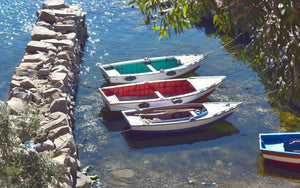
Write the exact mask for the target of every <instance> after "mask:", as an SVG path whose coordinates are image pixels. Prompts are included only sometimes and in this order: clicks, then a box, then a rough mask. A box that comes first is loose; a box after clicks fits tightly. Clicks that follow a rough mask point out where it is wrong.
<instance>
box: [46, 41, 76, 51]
mask: <svg viewBox="0 0 300 188" xmlns="http://www.w3.org/2000/svg"><path fill="white" fill-rule="evenodd" d="M43 41H44V42H47V43H51V44H53V45H54V46H55V47H56V48H58V47H59V46H67V47H69V48H70V49H72V47H73V46H74V42H73V41H72V40H57V39H47V40H43Z"/></svg>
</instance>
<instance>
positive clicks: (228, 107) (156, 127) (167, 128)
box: [122, 102, 242, 132]
mask: <svg viewBox="0 0 300 188" xmlns="http://www.w3.org/2000/svg"><path fill="white" fill-rule="evenodd" d="M241 104H242V103H240V102H236V103H232V102H220V103H217V102H210V103H203V106H205V108H206V109H207V111H208V114H207V115H205V116H203V117H201V118H199V119H193V118H190V119H188V120H182V121H180V120H174V121H166V122H164V121H161V122H159V123H157V122H156V123H154V122H149V121H145V120H144V119H143V118H141V116H138V115H137V116H127V113H128V112H132V110H129V111H122V113H123V116H124V117H125V119H126V120H127V122H128V124H129V125H130V129H131V130H132V131H140V132H173V131H182V130H189V129H194V128H198V127H201V126H204V125H207V124H210V123H212V122H214V121H217V120H219V119H222V118H224V117H226V116H228V115H230V114H232V113H233V112H234V111H235V110H237V109H238V107H239V106H240V105H241Z"/></svg>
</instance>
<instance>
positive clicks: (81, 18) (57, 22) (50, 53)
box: [7, 0, 91, 187]
mask: <svg viewBox="0 0 300 188" xmlns="http://www.w3.org/2000/svg"><path fill="white" fill-rule="evenodd" d="M85 16H86V13H83V12H80V10H79V8H78V7H77V6H76V5H68V4H67V3H65V2H64V1H63V0H46V1H45V2H44V3H43V6H42V9H41V10H39V11H38V12H37V21H36V24H35V26H34V28H33V30H32V33H31V38H32V40H31V41H30V42H29V43H28V44H27V46H26V48H25V54H24V57H23V59H22V62H21V63H20V64H19V66H18V67H16V69H15V71H14V75H13V77H12V81H11V83H10V90H9V99H8V101H7V104H8V106H9V107H10V109H11V112H12V114H14V115H15V116H18V115H20V114H22V113H23V112H24V111H25V106H26V105H25V104H26V103H27V104H28V105H29V106H34V107H36V108H38V110H39V114H40V120H41V121H40V127H39V129H38V130H37V134H36V136H35V138H34V142H35V143H36V144H37V145H36V152H43V151H49V150H50V151H53V153H54V156H53V158H52V159H53V160H54V161H56V162H57V163H59V164H62V165H63V166H64V167H65V169H66V174H65V177H66V180H65V183H64V184H65V185H66V186H68V187H90V185H91V180H90V178H89V177H87V176H85V175H83V174H82V173H81V172H80V162H79V160H78V152H77V147H76V143H75V140H74V136H73V134H72V131H73V128H74V123H75V118H74V115H73V112H74V106H75V97H76V93H77V86H78V73H79V63H80V56H81V50H82V49H83V47H84V45H85V41H86V40H87V38H88V34H87V28H86V23H85Z"/></svg>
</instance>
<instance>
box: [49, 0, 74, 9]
mask: <svg viewBox="0 0 300 188" xmlns="http://www.w3.org/2000/svg"><path fill="white" fill-rule="evenodd" d="M63 8H69V6H68V4H67V3H65V1H64V0H46V1H44V3H43V9H63Z"/></svg>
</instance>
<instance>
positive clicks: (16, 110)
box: [7, 97, 25, 115]
mask: <svg viewBox="0 0 300 188" xmlns="http://www.w3.org/2000/svg"><path fill="white" fill-rule="evenodd" d="M7 105H8V107H9V108H10V110H11V112H12V113H13V114H16V115H18V114H21V113H23V112H24V111H25V105H24V103H23V101H22V100H21V99H19V98H16V97H12V98H11V99H9V100H8V101H7Z"/></svg>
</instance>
